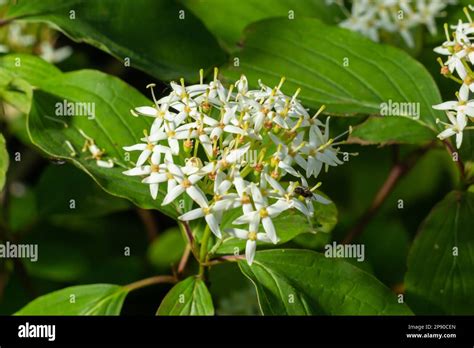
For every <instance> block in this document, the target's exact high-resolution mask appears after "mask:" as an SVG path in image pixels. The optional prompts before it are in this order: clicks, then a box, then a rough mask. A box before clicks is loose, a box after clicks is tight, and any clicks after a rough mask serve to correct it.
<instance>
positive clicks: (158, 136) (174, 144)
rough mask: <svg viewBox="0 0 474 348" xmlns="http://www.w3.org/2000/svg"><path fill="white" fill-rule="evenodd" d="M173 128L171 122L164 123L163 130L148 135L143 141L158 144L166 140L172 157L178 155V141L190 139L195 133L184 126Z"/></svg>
mask: <svg viewBox="0 0 474 348" xmlns="http://www.w3.org/2000/svg"><path fill="white" fill-rule="evenodd" d="M181 127H182V128H180V127H178V128H175V125H174V123H173V122H166V121H165V122H164V129H163V130H161V129H160V130H158V131H156V132H155V133H152V134H150V136H149V137H148V139H147V138H143V139H142V140H143V141H150V142H158V141H161V140H165V139H168V145H169V147H170V148H171V153H172V154H173V155H178V154H179V140H183V139H190V138H194V137H195V136H196V132H195V131H193V130H192V129H188V128H187V127H186V126H181Z"/></svg>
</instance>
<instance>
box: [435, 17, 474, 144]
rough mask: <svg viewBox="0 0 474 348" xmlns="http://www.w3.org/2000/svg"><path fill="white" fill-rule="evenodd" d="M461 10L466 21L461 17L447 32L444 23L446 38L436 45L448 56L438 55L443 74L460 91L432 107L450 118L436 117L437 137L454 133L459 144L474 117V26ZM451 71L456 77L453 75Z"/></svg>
mask: <svg viewBox="0 0 474 348" xmlns="http://www.w3.org/2000/svg"><path fill="white" fill-rule="evenodd" d="M471 10H472V9H471ZM464 12H465V14H466V17H467V18H468V22H467V23H464V22H463V21H462V20H460V21H459V22H458V24H457V25H455V26H454V27H452V28H453V29H454V32H453V33H452V34H450V33H449V30H448V25H445V32H446V41H445V43H443V45H442V46H440V47H437V48H436V49H435V52H437V53H438V54H441V55H444V56H447V59H446V61H445V62H443V60H442V59H441V58H439V59H438V60H439V62H440V64H441V72H442V74H443V75H444V76H446V77H448V78H451V79H453V80H454V81H456V82H458V83H459V84H460V87H459V91H458V92H456V97H457V99H458V100H457V101H447V102H444V103H441V104H438V105H433V108H434V109H436V110H442V111H445V112H446V115H447V117H448V120H449V122H450V123H446V122H443V121H441V120H439V119H438V120H437V123H441V124H443V125H444V126H445V130H443V131H442V132H441V133H439V134H438V138H439V139H441V140H445V139H447V138H449V137H451V136H453V135H456V146H457V147H458V148H460V147H461V145H462V140H463V131H464V130H467V129H472V127H468V124H467V123H468V120H472V119H473V118H474V100H472V96H471V94H472V93H474V72H473V69H472V65H474V46H473V45H472V43H471V40H472V37H471V35H472V34H473V33H474V30H473V28H474V26H473V21H472V18H471V15H470V13H469V10H468V9H467V8H465V9H464ZM454 73H456V74H457V75H458V77H456V76H454V75H453V74H454Z"/></svg>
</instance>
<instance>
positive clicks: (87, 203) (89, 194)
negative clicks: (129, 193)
mask: <svg viewBox="0 0 474 348" xmlns="http://www.w3.org/2000/svg"><path fill="white" fill-rule="evenodd" d="M36 199H37V203H38V208H39V214H40V215H41V216H42V217H50V216H52V215H68V216H70V214H77V215H81V216H88V217H93V216H100V215H106V214H110V213H113V212H116V211H121V210H126V209H127V208H129V207H130V205H129V204H128V202H127V201H125V200H123V199H120V198H117V197H113V196H110V195H108V194H107V193H105V192H104V191H103V190H101V189H100V187H99V186H97V185H95V183H94V181H93V180H92V179H91V178H90V177H89V176H88V175H87V174H85V173H83V172H82V171H81V170H80V169H77V168H75V167H74V166H71V165H67V164H66V165H50V166H49V167H47V168H46V169H45V171H44V172H43V173H42V175H41V177H40V179H39V181H38V185H37V187H36Z"/></svg>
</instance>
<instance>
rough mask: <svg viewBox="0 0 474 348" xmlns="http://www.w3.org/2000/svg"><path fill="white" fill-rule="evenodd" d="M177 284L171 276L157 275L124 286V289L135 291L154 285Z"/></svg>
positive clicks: (176, 280) (175, 279)
mask: <svg viewBox="0 0 474 348" xmlns="http://www.w3.org/2000/svg"><path fill="white" fill-rule="evenodd" d="M177 282H178V279H177V278H176V277H174V276H171V275H159V276H154V277H150V278H145V279H142V280H139V281H137V282H134V283H131V284H128V285H125V288H126V289H128V290H129V291H133V290H136V289H140V288H144V287H146V286H150V285H155V284H175V283H177Z"/></svg>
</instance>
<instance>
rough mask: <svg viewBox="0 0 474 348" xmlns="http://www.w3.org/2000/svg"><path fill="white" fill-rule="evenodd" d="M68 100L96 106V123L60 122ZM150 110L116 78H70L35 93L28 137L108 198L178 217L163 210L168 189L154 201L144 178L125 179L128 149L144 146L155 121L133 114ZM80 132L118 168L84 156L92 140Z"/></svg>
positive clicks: (82, 74)
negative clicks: (141, 108)
mask: <svg viewBox="0 0 474 348" xmlns="http://www.w3.org/2000/svg"><path fill="white" fill-rule="evenodd" d="M64 100H67V102H85V103H89V104H92V105H94V106H95V118H93V119H91V118H90V117H85V116H72V117H64V116H61V117H59V116H55V111H56V105H57V103H63V102H64ZM148 104H150V102H149V101H148V100H147V99H146V98H145V97H144V96H142V95H141V94H140V93H139V92H138V91H136V90H135V89H134V88H133V87H130V86H128V85H127V84H126V83H124V82H122V81H121V80H119V79H117V78H115V77H112V76H109V75H106V74H103V73H100V72H97V71H92V70H82V71H77V72H72V73H66V74H62V75H60V76H58V77H55V78H52V79H49V80H47V81H46V82H44V83H43V84H42V86H41V90H35V92H34V95H33V101H32V107H31V112H30V114H29V116H28V131H29V134H30V136H31V140H32V142H33V143H34V144H35V145H36V146H38V147H39V148H40V149H41V150H43V151H44V152H45V153H46V154H48V155H49V156H52V157H54V158H61V159H67V160H70V161H72V162H73V163H74V164H75V165H76V166H78V167H79V168H80V169H82V170H84V171H85V172H86V173H87V174H89V175H90V176H91V177H92V178H93V179H94V180H95V181H96V182H97V183H98V184H99V185H100V186H102V188H104V189H105V190H106V191H107V192H108V193H110V194H113V195H115V196H119V197H124V198H127V199H129V200H131V201H132V202H133V203H135V204H136V205H138V206H140V207H142V208H146V209H159V210H160V211H162V212H164V213H165V214H167V215H169V216H171V217H175V216H176V215H177V214H178V210H179V208H177V207H175V206H174V205H173V204H170V205H168V206H165V207H161V204H160V203H159V202H161V200H162V199H163V197H164V191H163V190H164V187H161V188H160V193H159V197H158V199H157V200H156V201H154V200H152V198H151V196H150V193H149V189H148V186H147V185H145V184H142V183H141V180H140V178H137V177H128V176H126V175H123V174H122V172H123V171H124V170H125V169H127V168H129V167H132V164H131V163H127V162H126V161H125V151H124V150H123V149H122V147H123V146H127V145H133V144H136V143H138V142H139V139H140V138H141V137H142V134H143V130H144V129H149V126H150V120H149V119H146V118H144V117H139V118H135V117H133V116H132V115H131V114H130V109H132V108H134V107H136V106H140V105H148ZM79 129H81V130H82V131H83V132H85V134H86V135H87V136H88V137H90V138H92V139H93V140H94V141H95V143H96V145H97V146H98V147H99V148H100V149H104V150H105V156H104V158H103V159H104V160H107V159H113V160H115V161H116V165H115V166H114V168H102V167H99V166H98V165H97V164H96V162H95V161H94V160H92V159H91V158H90V154H89V153H88V152H87V153H83V152H81V149H82V148H83V146H84V144H85V141H86V139H85V138H84V137H83V136H82V135H81V134H80V132H79ZM67 142H69V143H70V144H71V145H72V147H73V150H72V149H71V148H70V147H69V146H68V145H67ZM131 156H138V155H137V154H132V155H131Z"/></svg>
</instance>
